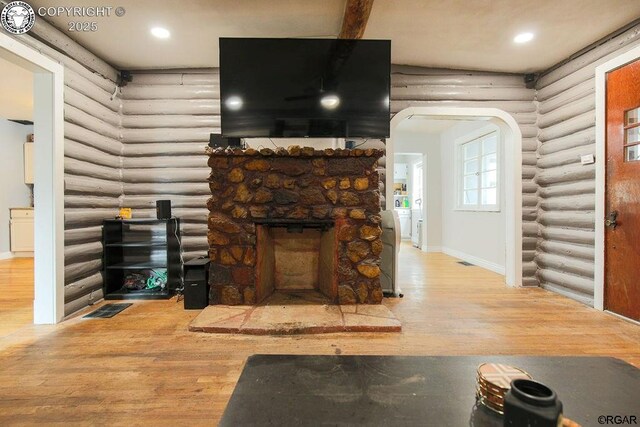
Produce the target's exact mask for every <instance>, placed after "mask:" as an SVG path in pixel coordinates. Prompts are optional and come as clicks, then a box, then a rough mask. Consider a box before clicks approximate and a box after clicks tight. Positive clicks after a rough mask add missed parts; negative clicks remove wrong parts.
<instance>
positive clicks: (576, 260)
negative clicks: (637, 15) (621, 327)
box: [535, 25, 640, 305]
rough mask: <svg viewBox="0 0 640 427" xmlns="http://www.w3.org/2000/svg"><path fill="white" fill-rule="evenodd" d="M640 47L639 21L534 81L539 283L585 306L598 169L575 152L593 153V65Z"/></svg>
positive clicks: (591, 268)
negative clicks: (584, 161)
mask: <svg viewBox="0 0 640 427" xmlns="http://www.w3.org/2000/svg"><path fill="white" fill-rule="evenodd" d="M639 44H640V25H636V26H634V27H632V28H630V29H628V30H627V31H625V32H624V33H622V34H619V35H617V36H615V37H613V38H609V39H608V40H603V41H602V42H600V43H599V44H598V45H597V46H595V47H593V48H592V49H590V50H588V51H586V52H584V53H583V54H582V55H580V56H578V57H576V58H574V59H572V60H570V61H568V62H566V63H564V64H563V65H561V66H558V67H554V68H552V69H551V70H550V71H548V72H546V73H544V74H543V75H542V76H541V78H540V79H539V80H538V83H537V85H536V89H537V93H536V98H537V102H538V118H537V127H538V128H539V130H538V140H539V142H540V147H539V149H538V157H539V159H538V162H537V166H538V170H537V173H536V180H535V182H536V183H537V184H538V186H539V189H538V193H537V200H538V215H537V224H538V227H539V232H540V234H539V239H538V245H537V252H536V257H535V261H536V264H537V266H538V270H537V273H536V276H537V278H538V279H539V282H540V285H541V286H542V287H544V288H546V289H550V290H553V291H556V292H558V293H561V294H563V295H566V296H569V297H571V298H574V299H576V300H579V301H581V302H584V303H586V304H589V305H593V291H594V238H595V235H594V229H595V216H594V210H595V167H594V165H585V166H583V165H581V164H580V156H581V155H583V154H594V155H595V120H596V116H595V69H596V67H597V66H598V65H600V64H602V63H604V62H606V61H608V60H610V59H612V58H615V57H616V56H618V55H620V54H621V53H623V52H625V51H627V50H629V49H632V48H633V47H636V46H638V45H639ZM596 161H604V159H596Z"/></svg>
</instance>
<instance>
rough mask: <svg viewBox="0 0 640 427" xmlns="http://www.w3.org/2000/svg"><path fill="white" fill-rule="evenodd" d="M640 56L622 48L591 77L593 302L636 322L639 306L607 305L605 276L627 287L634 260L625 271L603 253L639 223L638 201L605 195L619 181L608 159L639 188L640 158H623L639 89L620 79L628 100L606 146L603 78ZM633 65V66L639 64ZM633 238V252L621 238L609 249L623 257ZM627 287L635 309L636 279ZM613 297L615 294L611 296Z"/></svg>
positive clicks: (639, 50)
mask: <svg viewBox="0 0 640 427" xmlns="http://www.w3.org/2000/svg"><path fill="white" fill-rule="evenodd" d="M639 60H640V47H636V48H634V49H631V50H629V51H628V52H625V53H623V54H621V55H619V56H618V57H616V58H614V59H611V60H609V61H607V62H605V63H604V64H601V65H599V66H598V67H597V68H596V73H595V74H596V79H595V80H596V84H595V86H596V156H595V157H596V178H595V181H596V185H595V187H596V206H595V218H596V220H595V262H594V270H595V272H594V273H595V274H594V278H595V283H594V307H595V308H596V309H598V310H609V311H610V312H612V313H614V314H617V315H621V316H623V317H625V318H626V319H634V320H636V321H638V320H640V319H638V317H630V316H637V311H636V312H635V314H634V312H633V311H627V310H625V308H624V307H619V306H618V305H617V304H616V303H615V302H614V305H613V306H610V305H609V303H610V302H611V300H608V299H607V298H606V289H607V287H608V286H609V279H610V277H609V274H611V275H612V276H614V277H613V280H614V281H618V283H617V284H614V285H613V286H614V287H616V286H618V287H620V286H622V287H626V286H627V284H628V282H626V276H627V274H626V273H629V274H633V273H634V271H635V277H637V263H636V265H635V266H631V267H630V268H629V269H628V270H627V271H626V272H625V269H626V268H627V267H626V266H622V267H620V266H616V267H614V266H610V265H609V263H608V261H609V258H608V257H609V256H610V255H612V256H613V255H614V254H613V253H611V252H607V246H608V245H609V244H611V245H613V244H615V243H614V242H615V238H620V237H621V236H622V235H624V236H626V235H627V230H629V229H634V230H637V228H638V225H639V217H638V215H639V214H638V204H637V202H636V203H635V205H634V203H633V201H632V200H631V199H630V198H625V199H624V200H620V199H617V198H615V197H614V198H611V199H608V198H609V194H607V192H608V191H609V184H613V185H616V182H617V177H616V176H615V175H617V174H616V173H615V169H614V170H608V168H609V166H610V162H609V159H611V160H612V161H613V162H617V163H622V165H623V166H624V169H626V170H625V171H624V173H623V175H626V172H628V171H629V170H635V173H636V175H635V176H636V179H635V180H632V181H630V182H632V183H633V184H632V187H631V188H629V190H631V191H632V192H633V190H634V189H637V182H638V180H637V176H638V175H637V174H638V173H640V172H638V171H639V170H640V169H638V166H640V164H639V163H640V162H637V161H634V160H631V161H629V157H625V156H628V155H629V154H631V153H634V152H636V149H634V148H628V147H633V146H635V144H633V142H632V141H631V143H626V141H628V137H627V136H626V135H625V134H626V133H627V131H629V133H633V132H635V131H634V130H632V129H633V128H635V127H636V126H635V123H625V119H626V121H628V120H629V119H630V118H633V113H632V112H633V111H634V110H635V108H634V107H633V104H634V103H633V102H632V101H633V100H634V99H632V98H631V95H634V96H635V95H637V93H638V88H637V85H638V80H637V79H638V77H635V81H627V82H623V84H622V87H624V88H625V90H624V93H627V94H629V99H627V100H626V101H627V104H624V103H619V107H618V108H617V113H616V114H617V116H618V118H617V120H615V121H616V122H617V125H616V124H614V123H613V121H612V123H611V131H612V132H614V131H615V132H617V133H618V135H617V136H616V135H612V136H613V140H612V141H611V142H612V146H611V147H609V130H610V129H609V127H610V126H609V119H613V117H611V118H610V117H608V116H609V112H608V109H607V107H608V101H609V99H608V95H609V94H608V90H607V81H608V78H609V76H610V75H611V74H612V73H614V72H615V71H617V70H623V71H624V69H625V67H626V66H627V65H632V66H633V65H634V63H636V64H637V62H638V61H639ZM635 66H636V67H637V65H635ZM632 68H635V67H632ZM630 69H631V68H630ZM635 72H637V71H630V74H632V73H635ZM623 74H627V73H623ZM621 77H623V80H626V78H624V76H623V75H622V74H621ZM627 78H628V77H627ZM632 79H633V77H632ZM634 86H635V89H633V87H634ZM614 90H615V88H614ZM612 101H615V100H613V99H612ZM627 105H631V106H630V107H628V108H625V107H626V106H627ZM628 113H631V114H628ZM625 128H626V129H625ZM625 138H627V139H625ZM632 140H633V137H632ZM614 157H615V158H614ZM632 157H633V156H632ZM612 172H613V175H614V176H613V178H614V181H613V182H611V181H610V180H609V177H610V176H611V173H612ZM620 178H622V180H623V181H624V176H621V177H620ZM625 193H626V192H625ZM629 194H631V193H629ZM612 196H613V195H612ZM621 202H622V203H621ZM614 211H617V212H618V216H616V217H611V216H610V214H611V213H613V212H614ZM607 220H609V221H610V222H609V225H607V224H606V223H605V221H607ZM614 226H615V227H614ZM623 229H624V231H623ZM614 234H615V235H616V236H614V237H615V238H614V240H613V241H612V240H610V239H609V236H612V235H614ZM637 241H638V235H637V231H636V237H635V241H634V244H635V245H636V246H635V250H634V251H632V252H628V251H624V249H625V248H627V249H628V247H629V243H623V244H622V246H621V247H616V248H612V249H614V250H615V251H617V254H619V256H622V257H623V258H625V259H626V258H629V257H632V256H633V254H634V253H635V254H637ZM616 246H617V244H616ZM620 250H622V251H623V252H625V253H624V254H620ZM625 259H622V260H620V261H622V262H626V260H625ZM620 268H622V270H620V271H619V269H620ZM634 269H635V270H634ZM617 272H619V273H620V276H617V274H616V273H617ZM630 290H631V291H632V292H633V293H634V294H633V295H635V296H631V295H629V294H627V295H628V296H627V297H625V298H624V299H626V301H627V304H629V305H633V304H635V305H636V310H637V306H638V293H637V291H638V284H637V281H636V282H635V285H634V284H633V282H632V283H631V289H630ZM625 291H626V289H625ZM614 292H615V291H614ZM614 298H616V297H615V296H614ZM620 308H622V310H620ZM616 310H620V311H621V312H618V311H616Z"/></svg>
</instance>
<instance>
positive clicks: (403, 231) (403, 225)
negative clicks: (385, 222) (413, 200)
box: [395, 208, 411, 239]
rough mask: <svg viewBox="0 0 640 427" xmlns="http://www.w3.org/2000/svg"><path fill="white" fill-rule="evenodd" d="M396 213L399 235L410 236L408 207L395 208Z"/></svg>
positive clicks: (409, 211)
mask: <svg viewBox="0 0 640 427" xmlns="http://www.w3.org/2000/svg"><path fill="white" fill-rule="evenodd" d="M395 211H396V213H397V214H398V221H399V222H400V236H402V238H403V239H410V238H411V209H409V208H396V209H395Z"/></svg>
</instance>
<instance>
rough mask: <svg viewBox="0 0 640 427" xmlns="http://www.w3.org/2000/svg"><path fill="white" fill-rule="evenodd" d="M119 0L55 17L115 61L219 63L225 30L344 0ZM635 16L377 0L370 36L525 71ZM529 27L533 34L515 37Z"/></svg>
mask: <svg viewBox="0 0 640 427" xmlns="http://www.w3.org/2000/svg"><path fill="white" fill-rule="evenodd" d="M30 3H31V4H32V5H33V6H36V7H37V6H77V5H78V1H77V0H34V1H31V2H30ZM117 3H118V5H120V6H123V7H124V8H125V9H126V11H127V12H126V14H125V15H124V16H123V17H121V18H119V17H116V16H111V17H105V18H98V19H96V21H97V22H98V27H99V28H98V31H96V32H84V33H81V32H73V33H69V32H67V31H66V28H67V25H68V24H67V23H68V22H69V21H70V20H72V19H70V18H67V17H56V18H52V19H51V21H52V22H53V23H54V24H55V25H56V26H57V27H58V28H60V29H62V30H64V31H65V33H66V34H68V35H69V36H70V37H72V38H73V39H75V40H77V41H79V42H80V43H81V44H83V45H84V46H86V47H87V48H89V49H90V50H91V51H93V52H94V53H96V54H97V55H98V56H100V57H101V58H103V59H105V60H106V61H107V62H109V63H111V64H113V65H114V66H116V67H117V68H121V69H149V68H189V67H214V66H217V64H218V38H219V37H221V36H227V37H335V36H337V34H338V33H339V31H340V26H341V22H342V15H343V12H344V5H345V0H181V1H178V2H177V1H167V0H135V1H133V0H119V1H118V2H117ZM638 17H640V1H638V0H606V1H603V0H537V1H531V0H445V1H443V0H375V2H374V5H373V9H372V11H371V16H370V19H369V24H368V25H367V30H366V32H365V38H382V39H391V40H392V61H393V63H395V64H409V65H420V66H428V67H444V68H462V69H477V70H495V71H505V72H518V73H522V72H529V71H539V70H544V69H546V68H548V67H550V66H552V65H554V64H555V63H557V62H559V61H561V60H562V59H564V58H566V57H568V56H569V55H571V54H572V53H574V52H576V51H577V50H579V49H581V48H583V47H585V46H587V45H589V44H591V43H592V42H595V41H597V40H598V39H600V38H602V37H603V36H605V35H607V34H609V33H611V32H613V31H615V30H617V29H618V28H620V27H622V26H624V25H625V24H627V23H629V22H631V21H633V20H634V19H637V18H638ZM83 20H91V19H89V18H83ZM156 25H160V26H164V27H166V28H168V29H169V30H170V31H171V33H172V35H171V38H170V39H169V40H158V39H155V38H153V37H152V36H151V35H150V34H149V29H150V28H151V27H152V26H156ZM523 31H531V32H534V33H535V34H536V37H535V39H534V40H533V41H532V42H530V43H528V44H526V45H516V44H514V43H513V41H512V40H513V37H514V36H515V35H516V34H518V33H520V32H523Z"/></svg>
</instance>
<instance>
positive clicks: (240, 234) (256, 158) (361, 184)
mask: <svg viewBox="0 0 640 427" xmlns="http://www.w3.org/2000/svg"><path fill="white" fill-rule="evenodd" d="M382 154H383V152H382V151H380V150H372V149H369V150H360V149H354V150H341V149H336V150H334V149H326V150H314V149H313V148H310V147H302V148H301V147H298V146H292V147H289V149H284V148H279V149H276V150H275V151H274V150H271V149H268V148H265V149H261V150H259V151H258V150H255V149H251V148H249V149H246V150H242V149H237V148H236V149H216V150H210V151H209V166H210V167H211V175H210V177H209V186H210V188H211V194H212V195H211V198H210V199H209V200H208V202H207V206H208V208H209V211H210V213H209V232H208V241H209V257H210V259H211V270H210V275H209V283H210V286H211V293H210V303H211V304H226V305H238V304H247V305H253V304H257V303H260V302H262V301H264V300H265V299H266V298H268V297H269V296H270V295H271V294H272V293H274V292H305V291H315V292H318V293H320V294H322V295H323V296H324V297H325V298H326V299H327V300H328V301H329V302H331V303H340V304H353V303H364V304H375V303H380V301H381V300H382V289H381V287H380V280H379V275H380V268H379V264H380V253H381V251H382V242H381V240H380V235H381V228H380V193H379V190H378V185H379V184H378V183H379V178H378V173H377V172H376V164H377V160H378V159H379V158H380V156H382Z"/></svg>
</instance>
